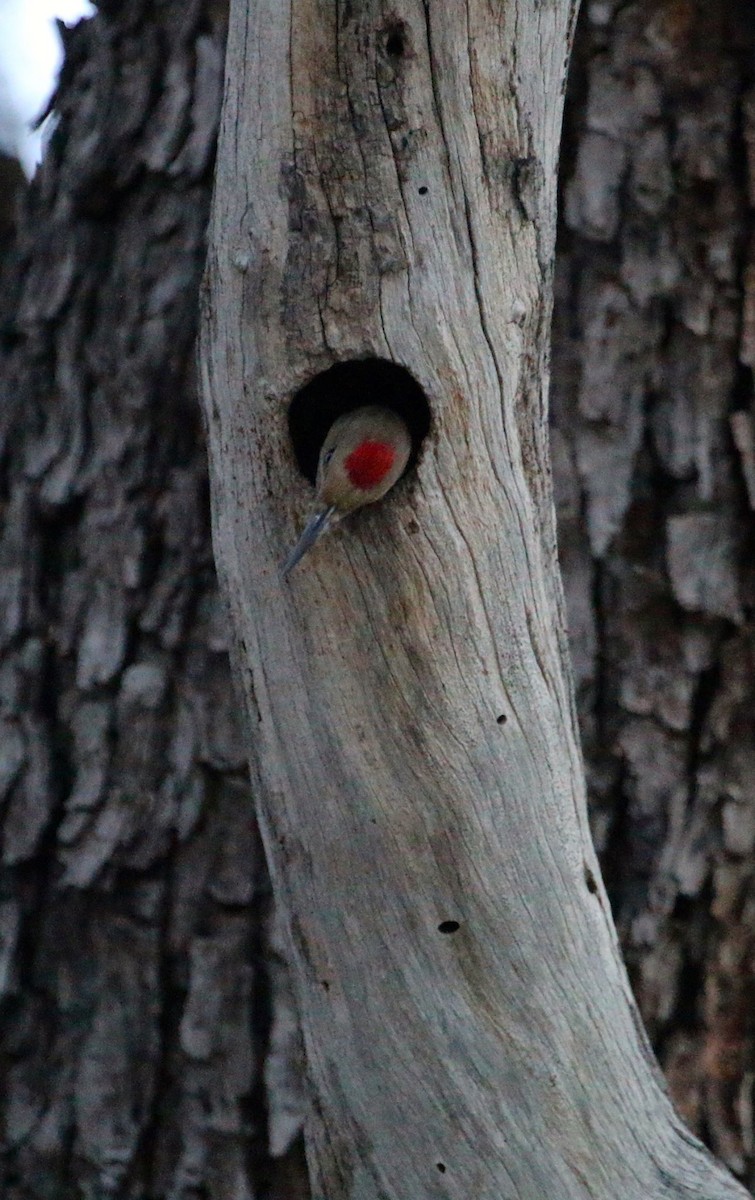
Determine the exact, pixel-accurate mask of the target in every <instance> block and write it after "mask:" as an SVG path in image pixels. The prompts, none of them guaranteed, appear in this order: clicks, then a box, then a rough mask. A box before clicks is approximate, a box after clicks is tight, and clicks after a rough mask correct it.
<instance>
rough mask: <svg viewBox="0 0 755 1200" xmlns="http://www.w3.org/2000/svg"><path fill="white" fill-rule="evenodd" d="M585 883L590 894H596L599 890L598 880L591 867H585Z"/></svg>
mask: <svg viewBox="0 0 755 1200" xmlns="http://www.w3.org/2000/svg"><path fill="white" fill-rule="evenodd" d="M585 883H586V884H587V890H588V892H589V893H590V895H591V896H594V895H595V894H596V893H597V890H598V882H597V880H596V878H595V876H594V875H593V873H592V871H591V870H590V868H589V867H585Z"/></svg>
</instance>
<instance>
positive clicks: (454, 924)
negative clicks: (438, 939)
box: [438, 921, 459, 933]
mask: <svg viewBox="0 0 755 1200" xmlns="http://www.w3.org/2000/svg"><path fill="white" fill-rule="evenodd" d="M458 928H459V922H458V921H441V923H440V925H439V926H438V932H439V933H456V931H457V929H458Z"/></svg>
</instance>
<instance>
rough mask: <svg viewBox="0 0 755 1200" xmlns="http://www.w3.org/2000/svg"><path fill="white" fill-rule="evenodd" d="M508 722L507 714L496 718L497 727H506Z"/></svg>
mask: <svg viewBox="0 0 755 1200" xmlns="http://www.w3.org/2000/svg"><path fill="white" fill-rule="evenodd" d="M507 721H508V717H507V716H506V714H505V713H501V715H500V716H499V717H496V719H495V723H496V725H505V724H506V722H507Z"/></svg>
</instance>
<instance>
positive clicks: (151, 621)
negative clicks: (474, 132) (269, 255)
mask: <svg viewBox="0 0 755 1200" xmlns="http://www.w3.org/2000/svg"><path fill="white" fill-rule="evenodd" d="M224 42H225V26H224V21H223V12H222V6H220V5H216V4H215V5H204V4H202V3H192V4H186V3H185V2H184V0H175V2H170V3H165V4H162V5H158V6H155V5H145V4H143V3H141V0H133V2H131V3H127V4H124V5H120V4H100V13H99V15H98V16H97V17H96V18H94V19H93V20H92V21H90V22H86V23H83V24H81V25H79V26H78V28H77V29H76V30H75V31H74V33H73V34H72V35H71V36H70V37H69V39H68V47H67V49H68V60H67V67H66V71H65V76H64V79H63V81H62V85H61V88H60V93H59V98H58V111H59V114H60V126H59V129H58V132H57V134H56V136H55V138H54V140H53V143H52V145H51V148H50V151H49V153H48V155H47V158H46V161H45V164H44V166H43V168H42V170H41V172H40V174H39V175H38V176H37V179H36V181H35V183H34V185H33V187H32V188H31V189H30V191H29V193H28V196H27V197H26V201H25V205H24V208H23V212H22V216H21V221H20V227H19V231H18V240H17V244H16V247H15V250H14V252H13V254H12V256H11V258H10V260H9V261H8V262H7V264H6V270H5V274H4V283H3V292H2V339H3V340H2V368H1V369H2V407H1V410H0V419H2V422H3V434H4V442H3V445H4V460H3V461H4V473H3V480H2V486H3V517H4V521H3V533H2V542H1V543H0V559H1V562H2V589H3V594H2V605H1V607H0V654H1V657H0V704H1V705H2V709H1V716H2V725H3V728H2V734H1V736H0V747H1V749H0V784H1V786H2V795H3V810H2V817H3V827H2V834H3V843H2V900H1V901H0V948H1V952H2V953H1V957H0V987H1V988H2V1004H3V1008H2V1031H3V1036H2V1085H1V1086H0V1094H2V1097H3V1100H2V1105H3V1121H2V1127H3V1141H4V1154H3V1158H2V1175H1V1177H0V1192H1V1193H2V1196H3V1198H4V1200H21V1198H22V1197H23V1200H29V1197H34V1198H35V1200H36V1198H37V1197H39V1198H40V1200H42V1198H43V1197H44V1198H47V1200H63V1198H65V1197H79V1196H83V1197H91V1198H92V1200H94V1198H95V1197H97V1198H100V1197H104V1196H108V1197H111V1196H112V1197H116V1196H117V1197H121V1196H128V1197H134V1198H136V1197H139V1198H142V1197H147V1196H149V1197H156V1196H165V1197H168V1196H170V1197H172V1198H173V1200H179V1198H181V1200H183V1198H187V1200H188V1198H189V1197H192V1198H194V1197H198V1196H200V1195H201V1196H207V1197H213V1198H216V1200H221V1198H222V1200H228V1197H230V1196H233V1197H235V1198H237V1200H242V1198H243V1197H251V1196H256V1195H258V1194H260V1193H259V1189H260V1188H261V1186H262V1184H263V1182H264V1180H265V1178H266V1172H267V1168H266V1165H265V1158H266V1150H265V1147H266V1140H267V1130H266V1124H267V1112H266V1107H265V1104H264V1102H263V1086H262V1081H263V1068H264V1059H265V1053H266V1050H267V1048H268V1043H269V1041H270V1032H269V1008H270V981H269V974H270V972H269V970H268V968H267V967H266V966H265V965H264V962H265V951H264V942H265V922H266V917H267V912H268V884H267V876H266V871H265V867H264V862H263V857H262V853H261V849H260V844H259V840H258V835H257V829H256V825H255V821H254V815H253V808H252V800H251V796H250V789H249V783H248V772H247V767H246V756H245V750H244V746H243V742H242V738H241V735H240V731H239V726H238V724H237V704H236V700H235V697H234V693H233V689H232V686H231V679H230V673H229V666H228V656H227V645H226V619H225V613H224V610H223V606H222V604H221V603H220V601H219V598H218V594H217V589H216V583H215V574H214V569H213V560H212V550H211V545H210V533H209V504H208V488H207V466H206V452H205V446H204V438H203V434H202V429H201V421H200V415H199V409H198V405H197V402H196V396H195V369H194V337H195V328H196V318H197V297H198V288H199V282H200V276H201V270H202V266H203V261H204V237H205V227H206V222H207V214H208V206H209V199H210V189H211V182H212V168H213V163H214V154H215V142H216V134H217V121H218V114H219V105H220V99H221V90H222V67H223V50H224ZM278 1011H279V1012H280V1014H281V1017H280V1020H279V1022H278V1026H277V1030H276V1034H275V1039H276V1043H275V1044H276V1045H283V1044H284V1042H285V1038H286V1029H285V1007H284V1006H282V1005H281V1004H279V1005H278ZM289 1057H290V1056H289ZM278 1061H279V1056H278V1055H277V1053H273V1054H272V1055H271V1056H270V1058H269V1061H268V1069H269V1071H270V1072H271V1073H272V1075H273V1076H275V1072H276V1070H277V1062H278ZM285 1061H286V1056H285V1055H284V1063H285ZM278 1090H279V1091H280V1092H284V1089H283V1087H282V1086H281V1087H280V1088H279V1089H278ZM281 1122H283V1132H285V1114H283V1116H282V1117H281V1118H280V1119H279V1120H278V1122H277V1125H276V1129H278V1135H277V1136H278V1137H279V1138H280V1137H281V1136H283V1133H282V1132H281Z"/></svg>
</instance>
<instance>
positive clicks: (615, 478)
mask: <svg viewBox="0 0 755 1200" xmlns="http://www.w3.org/2000/svg"><path fill="white" fill-rule="evenodd" d="M754 51H755V35H754V34H753V28H752V21H751V19H750V15H749V14H748V13H747V11H746V9H745V8H744V7H743V6H741V5H739V4H737V3H735V2H733V0H732V2H731V3H729V2H728V0H725V2H723V3H720V4H716V5H708V4H705V3H702V2H700V3H698V2H697V0H687V2H684V3H676V2H675V3H669V2H667V0H643V2H640V3H630V4H622V5H616V4H613V3H607V4H597V3H593V4H588V5H586V7H585V11H584V14H583V20H582V23H581V29H580V34H579V36H578V40H577V55H576V59H575V62H574V67H573V76H572V81H573V87H572V94H571V108H570V117H569V119H568V121H567V130H566V136H565V146H566V150H565V157H564V164H563V221H564V224H563V230H562V238H561V253H560V256H559V267H558V273H557V302H556V324H555V329H554V386H553V413H552V419H553V426H554V428H553V450H554V467H555V478H556V485H557V493H558V498H559V508H560V513H559V541H560V550H561V558H562V567H563V571H564V579H565V583H566V591H567V596H568V600H569V619H570V625H571V645H572V652H573V662H574V667H575V674H576V680H577V693H578V697H579V705H580V716H581V723H582V732H583V745H584V748H585V753H586V759H587V765H588V777H589V781H590V791H591V799H592V810H593V830H594V833H595V837H596V844H597V849H598V852H599V854H600V855H601V858H602V862H603V865H604V870H605V874H606V879H607V883H608V888H609V893H610V896H611V901H612V905H613V909H614V914H615V917H616V920H617V923H618V927H619V930H620V933H621V937H622V946H623V949H624V952H625V955H626V958H627V961H628V964H629V967H630V972H631V976H632V981H633V985H634V989H635V993H636V995H637V998H638V1001H639V1004H640V1008H641V1011H642V1014H643V1017H644V1019H645V1022H646V1023H647V1026H648V1029H649V1031H650V1033H651V1036H652V1039H653V1042H654V1044H655V1046H656V1047H657V1049H658V1052H659V1055H660V1061H661V1064H662V1066H663V1067H664V1070H665V1072H666V1075H667V1078H668V1081H669V1085H670V1089H671V1095H672V1097H673V1099H674V1101H675V1103H676V1105H677V1107H678V1109H679V1111H680V1112H681V1113H682V1114H683V1116H684V1117H685V1120H686V1121H687V1122H688V1123H689V1124H690V1126H691V1127H692V1128H693V1129H694V1130H695V1131H697V1132H698V1133H700V1134H702V1135H704V1136H705V1137H706V1140H708V1142H709V1144H710V1145H711V1146H712V1147H713V1148H714V1149H715V1151H716V1152H717V1153H718V1154H719V1155H721V1156H722V1157H723V1158H724V1159H725V1160H726V1161H727V1162H728V1163H729V1165H730V1166H731V1167H732V1168H733V1169H734V1170H735V1171H737V1172H739V1173H741V1174H742V1175H743V1176H744V1178H745V1179H746V1181H747V1182H748V1183H749V1185H750V1186H752V1185H753V1184H755V1173H754V1171H753V1168H754V1165H755V1164H754V1160H753V1116H752V1112H753V1108H752V1062H753V1050H754V1046H753V1028H752V1019H751V1013H752V1009H753V1002H754V1001H755V993H754V992H753V967H752V963H753V924H752V911H753V909H752V905H753V883H754V882H755V880H754V877H753V848H754V847H755V816H754V814H755V791H754V790H753V781H754V780H755V725H754V724H753V714H754V713H755V692H754V690H753V679H755V672H754V671H753V665H754V664H755V657H754V655H755V628H754V626H753V613H755V576H754V575H753V568H752V564H753V561H754V557H753V509H754V508H755V492H754V491H753V486H752V481H753V476H752V464H753V445H754V443H753V399H752V396H753V392H752V370H751V368H752V362H753V341H752V338H753V334H752V320H751V315H750V314H751V310H752V288H753V281H754V280H755V275H753V268H752V265H751V258H752V248H751V237H752V209H753V205H755V184H754V183H753V180H754V179H755V174H754V173H753V158H752V146H753V129H754V128H755V126H754V124H753V122H754V121H755V110H754V109H753V103H752V95H753V91H752V89H753V84H755V66H754V65H753V64H755V57H754V54H753V52H754Z"/></svg>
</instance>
